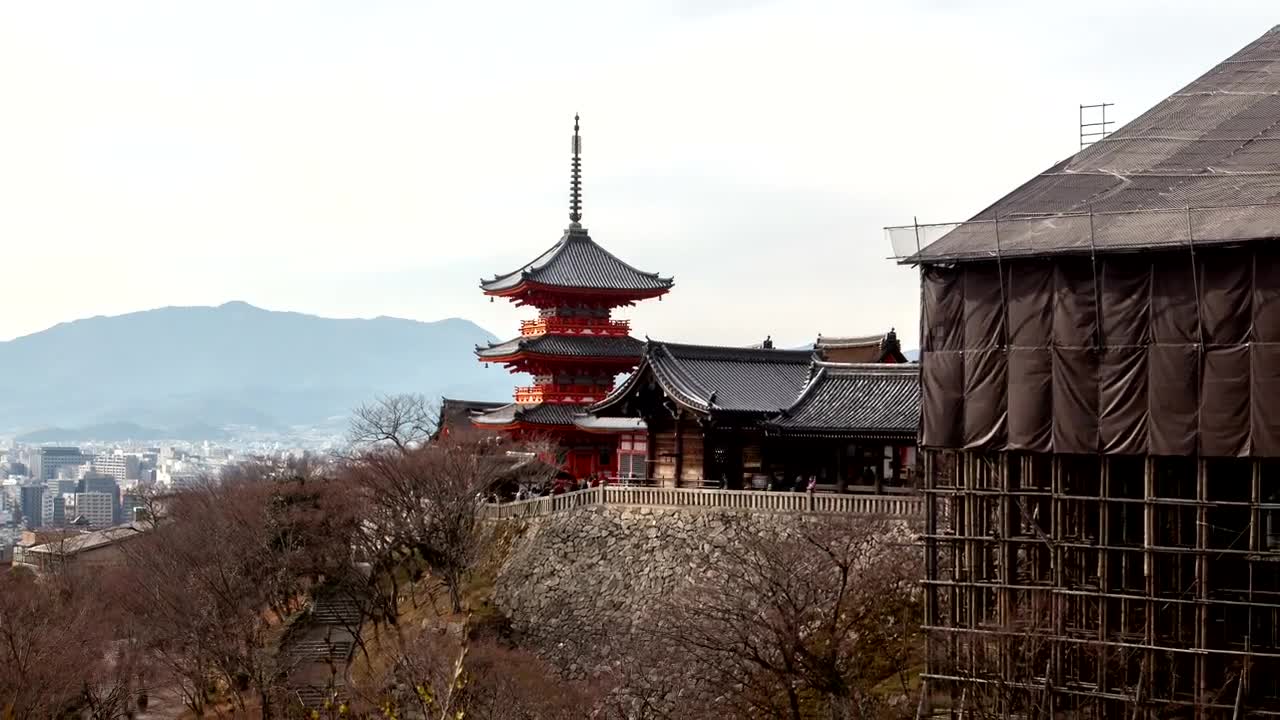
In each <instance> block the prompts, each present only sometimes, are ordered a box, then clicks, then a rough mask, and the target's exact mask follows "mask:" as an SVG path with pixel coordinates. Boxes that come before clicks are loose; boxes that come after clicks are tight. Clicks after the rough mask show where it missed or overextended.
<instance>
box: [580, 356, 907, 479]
mask: <svg viewBox="0 0 1280 720" xmlns="http://www.w3.org/2000/svg"><path fill="white" fill-rule="evenodd" d="M919 401H920V394H919V382H918V372H917V366H916V365H913V364H906V365H897V364H892V363H875V364H841V363H826V362H821V361H816V360H815V359H814V354H813V352H812V351H811V350H808V349H806V350H780V349H775V348H773V347H772V343H771V342H768V341H766V342H765V343H762V345H761V346H758V347H750V348H742V347H721V346H714V345H688V344H680V343H666V342H656V341H650V342H647V343H646V344H645V345H644V349H643V359H642V360H641V361H640V365H639V367H637V369H636V371H635V372H634V373H632V375H631V376H630V377H629V378H628V379H627V381H626V382H625V383H623V384H622V385H620V386H619V387H618V389H617V390H615V391H614V392H613V393H611V394H610V395H609V397H607V398H605V399H604V400H603V401H601V402H600V403H597V404H596V405H595V406H593V407H592V408H591V411H592V414H591V415H590V416H588V417H585V418H579V419H578V423H579V424H583V425H588V424H590V425H596V424H600V425H608V424H615V425H620V424H621V423H624V422H631V423H634V424H633V425H632V427H634V428H637V429H640V428H643V431H644V433H645V434H644V435H643V436H639V435H638V436H636V437H637V438H639V437H643V438H644V449H645V451H646V456H645V462H646V463H647V464H648V466H649V467H648V472H647V475H646V476H647V477H649V478H651V479H652V480H653V481H654V482H655V483H656V484H658V485H664V486H668V487H720V486H723V487H726V488H729V489H760V490H764V489H775V490H777V489H794V488H795V487H796V486H797V485H805V486H807V483H808V482H809V480H810V479H814V480H816V482H817V484H818V486H819V488H821V489H823V490H835V491H841V492H844V491H866V492H892V491H893V490H894V489H895V488H902V489H904V490H905V489H908V488H909V487H910V483H911V482H912V481H913V479H914V468H915V435H916V431H917V427H918V418H919V408H920V405H919Z"/></svg>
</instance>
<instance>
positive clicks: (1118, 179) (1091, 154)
mask: <svg viewBox="0 0 1280 720" xmlns="http://www.w3.org/2000/svg"><path fill="white" fill-rule="evenodd" d="M1277 121H1280V27H1278V28H1273V29H1272V30H1271V31H1269V32H1267V33H1266V34H1265V35H1263V36H1262V37H1261V38H1259V39H1257V40H1255V41H1254V42H1252V43H1250V44H1249V45H1248V46H1247V47H1245V48H1244V49H1242V50H1241V51H1240V52H1238V53H1236V54H1235V55H1234V56H1232V57H1231V58H1229V59H1228V60H1226V61H1225V62H1223V63H1221V64H1219V65H1218V66H1217V67H1214V68H1213V69H1212V70H1210V71H1209V72H1207V73H1205V74H1204V75H1203V76H1201V77H1200V78H1198V79H1197V80H1195V81H1194V82H1192V83H1191V84H1190V85H1188V86H1186V87H1185V88H1183V89H1182V90H1180V91H1178V92H1176V93H1174V94H1173V95H1171V96H1170V97H1169V98H1167V99H1166V100H1164V101H1163V102H1161V103H1160V104H1158V105H1156V106H1155V107H1154V108H1152V109H1150V110H1148V111H1147V112H1146V113H1144V114H1143V115H1141V116H1140V117H1138V118H1137V119H1136V120H1134V121H1132V122H1130V123H1129V124H1127V125H1125V126H1124V127H1122V128H1120V129H1118V130H1116V131H1115V132H1114V133H1112V134H1111V135H1109V136H1108V137H1106V138H1105V139H1104V140H1101V141H1099V142H1097V143H1094V144H1093V145H1090V146H1089V147H1087V148H1085V149H1084V150H1082V151H1080V152H1079V153H1077V154H1076V155H1074V156H1073V157H1070V158H1068V159H1066V160H1064V161H1062V162H1060V163H1058V164H1056V165H1054V166H1053V167H1051V168H1049V169H1048V170H1046V171H1045V172H1043V173H1041V174H1040V175H1038V176H1036V177H1034V178H1032V179H1031V180H1030V181H1029V182H1027V183H1026V184H1024V185H1022V186H1021V187H1019V188H1018V189H1016V190H1014V191H1013V192H1011V193H1009V194H1008V195H1006V196H1005V197H1004V198H1002V199H1001V200H999V201H998V202H996V203H995V204H994V205H992V206H991V207H989V208H987V209H986V210H984V211H983V212H981V213H979V214H978V215H976V216H975V217H974V218H973V220H974V221H980V222H975V223H971V224H966V225H961V226H959V227H957V228H956V229H954V230H951V231H950V232H949V233H947V234H945V235H944V236H943V237H941V238H940V239H938V240H937V241H936V242H934V243H932V244H930V245H929V246H927V247H925V248H924V249H923V250H922V251H920V252H919V253H917V254H916V255H914V256H912V257H911V258H908V260H907V261H908V262H923V263H928V262H935V261H937V262H941V261H952V260H974V259H987V258H993V257H995V255H996V251H997V249H998V250H999V253H1000V255H1001V256H1006V257H1015V256H1034V255H1049V254H1059V253H1067V252H1078V253H1087V252H1090V251H1091V249H1096V250H1098V251H1104V252H1105V251H1122V250H1130V251H1132V250H1139V249H1154V248H1161V247H1179V246H1187V245H1188V244H1189V243H1190V242H1192V241H1194V242H1195V243H1196V244H1197V245H1199V244H1208V243H1221V242H1231V241H1240V240H1249V239H1257V238H1274V237H1278V236H1280V123H1278V122H1277ZM1245 206H1248V207H1245ZM1187 208H1201V209H1199V210H1194V211H1190V212H1188V211H1187V210H1186V209H1187ZM997 215H998V219H999V222H998V223H995V222H992V221H993V220H994V219H996V218H997ZM997 228H998V230H999V234H998V239H997V233H996V230H997ZM939 229H940V230H945V228H939ZM1091 238H1092V242H1091ZM997 243H998V245H997Z"/></svg>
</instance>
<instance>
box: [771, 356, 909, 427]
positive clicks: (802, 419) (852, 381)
mask: <svg viewBox="0 0 1280 720" xmlns="http://www.w3.org/2000/svg"><path fill="white" fill-rule="evenodd" d="M811 376H812V377H811V378H810V380H809V382H808V383H806V384H805V386H804V389H803V390H802V391H801V392H800V395H799V397H798V398H797V399H796V400H795V402H794V403H792V404H791V405H790V406H789V407H787V408H786V409H785V410H783V411H782V413H780V414H779V415H778V416H777V417H775V418H773V419H771V420H769V421H768V422H766V423H765V428H766V430H768V431H769V432H776V433H780V434H799V435H806V434H808V435H827V436H863V437H904V438H906V437H914V436H915V435H916V432H917V429H918V427H919V423H920V366H919V365H915V364H902V363H886V364H880V363H874V364H873V363H847V364H846V363H823V362H816V363H814V364H813V367H812V369H811Z"/></svg>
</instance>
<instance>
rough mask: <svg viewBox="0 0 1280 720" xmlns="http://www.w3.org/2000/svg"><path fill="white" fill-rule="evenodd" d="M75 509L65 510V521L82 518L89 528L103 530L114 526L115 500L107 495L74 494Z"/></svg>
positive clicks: (96, 493) (97, 493)
mask: <svg viewBox="0 0 1280 720" xmlns="http://www.w3.org/2000/svg"><path fill="white" fill-rule="evenodd" d="M74 497H75V509H74V510H73V509H72V508H70V507H68V508H67V510H66V516H67V521H68V522H71V521H72V520H73V519H75V518H84V519H85V520H86V521H87V522H88V523H89V526H90V527H96V528H105V527H111V526H112V525H114V524H115V508H116V503H115V498H114V497H113V496H112V495H110V494H109V493H102V492H83V493H76V494H75V496H74Z"/></svg>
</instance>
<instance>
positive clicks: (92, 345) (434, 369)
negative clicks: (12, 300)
mask: <svg viewBox="0 0 1280 720" xmlns="http://www.w3.org/2000/svg"><path fill="white" fill-rule="evenodd" d="M493 339H494V338H493V336H492V335H490V334H489V333H488V332H486V331H485V330H484V329H483V328H481V327H479V326H478V325H476V324H474V323H472V322H470V321H467V320H460V319H449V320H441V321H439V322H430V323H423V322H417V321H413V320H402V319H397V318H388V317H379V318H375V319H373V320H335V319H330V318H321V317H316V316H314V315H303V314H300V313H287V312H272V311H269V310H263V309H261V308H256V307H253V306H252V305H248V304H245V303H242V302H233V303H227V304H225V305H220V306H218V307H168V308H161V309H158V310H148V311H145V312H138V313H131V314H128V315H119V316H115V317H95V318H89V319H87V320H77V321H75V322H70V323H63V324H61V325H57V326H54V327H52V328H49V329H48V330H45V331H43V332H38V333H35V334H33V335H27V336H25V337H21V338H17V339H15V340H11V341H8V342H0V430H5V429H9V430H31V429H36V428H47V427H49V426H58V427H64V428H65V427H72V426H103V427H102V428H101V429H103V430H108V431H112V432H115V431H121V432H126V433H127V432H129V431H130V426H128V425H125V426H115V427H114V428H113V427H112V426H113V425H114V424H117V423H132V424H134V425H133V426H132V427H133V428H137V429H138V430H140V431H143V432H146V433H151V432H155V431H162V432H178V431H181V430H182V429H183V428H184V427H186V428H189V427H198V426H205V427H208V426H213V427H220V426H223V425H228V424H236V425H254V426H258V427H262V428H281V427H285V426H289V425H318V424H326V423H328V424H334V425H339V424H342V423H344V422H345V417H346V416H347V414H348V412H349V411H350V409H351V408H352V407H353V406H355V405H357V404H359V403H361V402H364V401H366V400H368V399H371V398H372V397H374V396H376V395H378V394H381V393H394V392H418V393H423V394H426V395H427V396H440V395H448V396H452V397H464V398H474V399H481V400H483V399H491V400H500V399H503V398H505V397H509V396H510V392H511V386H512V378H511V376H510V375H509V374H507V373H506V372H505V371H503V370H501V369H497V368H490V369H485V368H484V366H483V365H481V364H480V363H478V362H477V361H476V359H475V356H474V355H473V354H472V350H473V347H474V346H475V345H476V344H478V343H483V342H487V341H491V340H493ZM104 424H105V425H104ZM86 429H92V428H83V427H79V428H75V429H74V430H70V431H64V432H82V431H84V430H86ZM152 429H155V430H152ZM54 432H57V431H54ZM184 434H185V433H184ZM103 439H105V438H103Z"/></svg>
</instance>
